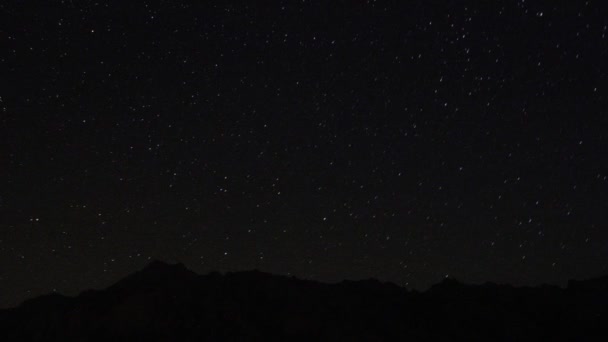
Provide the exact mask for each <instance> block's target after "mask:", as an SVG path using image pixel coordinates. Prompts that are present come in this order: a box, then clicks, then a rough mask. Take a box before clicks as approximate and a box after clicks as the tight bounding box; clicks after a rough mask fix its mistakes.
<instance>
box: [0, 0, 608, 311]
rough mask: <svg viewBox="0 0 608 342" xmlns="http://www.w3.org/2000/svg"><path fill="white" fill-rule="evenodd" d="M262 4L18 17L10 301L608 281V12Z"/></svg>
mask: <svg viewBox="0 0 608 342" xmlns="http://www.w3.org/2000/svg"><path fill="white" fill-rule="evenodd" d="M261 3H262V2H260V4H256V3H255V2H251V1H217V2H212V1H205V2H203V1H192V2H184V3H182V2H180V1H146V2H138V1H110V2H105V1H97V2H96V1H80V0H79V1H61V2H59V1H48V2H21V1H18V2H17V1H9V2H2V4H0V16H1V19H0V41H1V43H0V44H1V46H2V48H1V50H0V54H1V56H0V57H1V59H0V63H1V64H0V65H1V69H0V72H1V73H0V78H1V79H2V87H1V88H2V90H1V94H0V127H1V128H0V179H1V182H0V307H5V306H11V305H15V304H17V303H19V302H20V301H22V300H23V299H25V298H28V297H31V296H34V295H39V294H42V293H47V292H50V291H53V290H56V291H58V292H61V293H64V294H76V293H78V292H79V291H81V290H84V289H86V288H100V287H105V286H107V285H109V284H111V283H112V282H114V281H116V280H118V279H119V278H120V277H123V276H125V275H127V274H129V273H131V272H133V271H135V270H137V269H140V268H141V267H143V266H144V265H145V264H146V263H148V262H149V260H151V259H161V260H166V261H170V262H174V261H181V262H183V263H185V264H186V265H187V266H188V267H190V268H191V269H193V270H195V271H197V272H208V271H210V270H219V271H235V270H246V269H253V268H258V269H260V270H263V271H268V272H272V273H277V274H289V275H295V276H297V277H301V278H309V279H316V280H322V281H340V280H342V279H361V278H368V277H375V278H378V279H381V280H385V281H392V282H395V283H397V284H399V285H403V286H407V287H408V288H416V289H425V288H427V287H428V286H429V285H430V284H432V283H436V282H438V281H440V280H441V279H442V278H444V277H445V276H446V275H449V276H450V277H455V278H457V279H460V280H462V281H464V282H471V283H480V282H485V281H495V282H501V283H511V284H515V285H534V284H540V283H553V284H563V283H564V282H565V281H566V280H567V279H569V278H587V277H592V276H597V275H601V274H606V273H608V224H607V222H608V158H607V157H608V139H607V138H608V137H607V134H608V131H607V129H608V113H607V108H608V101H607V97H606V94H607V91H608V82H606V81H607V77H608V74H607V70H608V62H607V61H608V37H607V36H608V19H607V18H608V16H607V15H606V13H608V12H607V11H606V8H605V7H601V6H603V5H602V3H603V2H602V1H587V2H585V1H555V0H550V1H549V0H546V1H530V0H528V1H472V0H471V1H427V0H424V1H423V0H417V1H394V2H390V3H385V2H380V1H371V2H370V1H368V2H363V1H308V0H307V1H283V2H273V3H268V2H264V4H263V5H261ZM604 5H605V4H604Z"/></svg>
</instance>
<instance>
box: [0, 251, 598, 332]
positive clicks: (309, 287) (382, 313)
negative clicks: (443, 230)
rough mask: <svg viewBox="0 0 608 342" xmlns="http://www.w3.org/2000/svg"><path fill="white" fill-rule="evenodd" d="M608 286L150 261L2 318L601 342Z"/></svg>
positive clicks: (152, 328)
mask: <svg viewBox="0 0 608 342" xmlns="http://www.w3.org/2000/svg"><path fill="white" fill-rule="evenodd" d="M607 338H608V277H601V278H596V279H590V280H585V281H570V282H569V283H568V286H567V288H560V287H557V286H549V285H542V286H539V287H513V286H510V285H499V284H494V283H486V284H483V285H467V284H463V283H461V282H459V281H457V280H455V279H451V278H446V279H445V280H444V281H442V282H441V283H439V284H436V285H434V286H432V287H431V288H430V289H428V290H427V291H424V292H417V291H409V290H407V289H405V288H402V287H399V286H397V285H395V284H392V283H383V282H380V281H377V280H374V279H369V280H360V281H342V282H340V283H335V284H326V283H320V282H315V281H309V280H301V279H297V278H295V277H286V276H279V275H273V274H268V273H264V272H260V271H255V270H254V271H244V272H234V273H225V274H221V273H218V272H212V273H209V274H206V275H198V274H196V273H194V272H192V271H190V270H188V269H187V268H186V267H185V266H184V265H183V264H167V263H164V262H161V261H153V262H152V263H150V264H149V265H148V266H146V267H145V268H144V269H142V270H140V271H138V272H135V273H133V274H131V275H129V276H127V277H126V278H124V279H122V280H120V281H118V282H117V283H116V284H114V285H112V286H110V287H108V288H106V289H104V290H88V291H85V292H82V293H81V294H80V295H78V296H76V297H66V296H62V295H60V294H50V295H45V296H41V297H37V298H34V299H30V300H27V301H25V302H23V303H22V304H21V305H20V306H18V307H16V308H11V309H4V310H0V340H1V341H269V340H271V341H461V340H462V341H464V340H466V341H528V340H534V341H595V340H598V341H599V340H606V339H607Z"/></svg>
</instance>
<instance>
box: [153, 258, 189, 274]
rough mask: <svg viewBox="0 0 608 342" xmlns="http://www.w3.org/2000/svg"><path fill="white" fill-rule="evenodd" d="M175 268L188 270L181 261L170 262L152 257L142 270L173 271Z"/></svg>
mask: <svg viewBox="0 0 608 342" xmlns="http://www.w3.org/2000/svg"><path fill="white" fill-rule="evenodd" d="M177 270H185V271H189V270H188V269H187V268H186V266H185V265H184V264H182V263H181V262H178V263H175V264H170V263H167V262H164V261H162V260H158V259H154V260H152V261H151V262H150V263H149V264H148V265H146V266H145V267H144V268H143V269H142V272H174V271H177Z"/></svg>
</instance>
